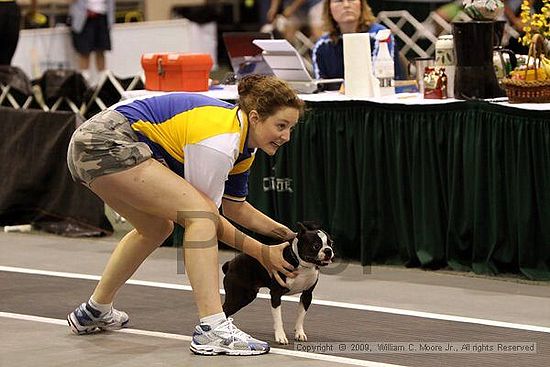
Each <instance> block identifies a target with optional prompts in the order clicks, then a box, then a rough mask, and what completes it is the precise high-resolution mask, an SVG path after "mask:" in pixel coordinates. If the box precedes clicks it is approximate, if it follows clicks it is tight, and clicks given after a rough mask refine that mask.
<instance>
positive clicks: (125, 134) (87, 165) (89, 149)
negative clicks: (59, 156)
mask: <svg viewBox="0 0 550 367" xmlns="http://www.w3.org/2000/svg"><path fill="white" fill-rule="evenodd" d="M152 155H153V153H152V152H151V149H149V147H148V146H147V144H145V143H142V142H139V141H138V137H137V136H136V134H135V132H134V131H133V130H132V128H131V127H130V122H129V121H128V119H126V117H124V116H123V115H121V114H120V113H118V112H116V111H113V110H105V111H102V112H100V113H98V114H97V115H95V116H94V117H92V118H91V119H89V120H88V121H86V122H85V123H83V124H82V125H80V127H78V128H77V129H76V131H75V132H74V133H73V136H72V138H71V142H70V143H69V150H68V152H67V164H68V166H69V171H70V172H71V175H72V176H73V179H74V180H75V181H77V182H81V183H83V184H85V185H87V186H89V184H90V183H91V182H92V181H93V179H95V178H96V177H99V176H103V175H106V174H109V173H115V172H120V171H124V170H126V169H128V168H131V167H134V166H136V165H138V164H140V163H141V162H143V161H145V160H147V159H149V158H151V157H152Z"/></svg>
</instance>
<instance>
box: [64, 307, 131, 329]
mask: <svg viewBox="0 0 550 367" xmlns="http://www.w3.org/2000/svg"><path fill="white" fill-rule="evenodd" d="M67 321H68V322H69V326H70V327H71V331H72V332H73V333H75V334H77V335H82V334H90V333H95V332H98V331H103V330H118V329H120V328H123V327H124V326H126V324H127V323H128V315H127V314H126V312H122V311H119V310H115V309H114V308H111V311H109V312H107V313H104V314H101V312H100V311H99V310H96V309H95V308H93V307H92V306H90V305H89V304H88V303H83V304H81V305H80V306H78V307H77V308H76V310H74V311H73V312H71V313H70V314H69V315H68V316H67Z"/></svg>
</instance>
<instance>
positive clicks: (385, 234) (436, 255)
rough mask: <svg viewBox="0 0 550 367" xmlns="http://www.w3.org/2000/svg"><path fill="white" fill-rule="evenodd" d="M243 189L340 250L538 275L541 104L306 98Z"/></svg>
mask: <svg viewBox="0 0 550 367" xmlns="http://www.w3.org/2000/svg"><path fill="white" fill-rule="evenodd" d="M308 108H309V110H308V111H307V112H306V114H305V115H304V117H303V119H302V122H301V123H300V124H299V125H298V126H297V128H296V130H295V132H294V133H293V134H292V140H291V142H290V143H289V144H287V145H286V146H284V147H283V148H282V149H281V150H280V151H279V152H278V153H277V155H276V156H275V157H268V156H266V155H265V154H264V153H263V152H258V154H257V158H256V161H255V163H254V166H253V169H252V172H251V177H250V181H249V189H250V196H249V201H250V202H251V203H252V204H253V205H255V206H256V207H257V208H259V209H261V210H262V211H264V212H265V213H267V214H268V215H270V216H272V217H273V218H275V219H277V220H279V221H281V222H283V223H285V224H288V225H290V226H291V227H293V228H296V225H295V223H296V221H301V220H317V221H319V222H320V223H321V224H322V225H323V227H324V228H325V229H326V230H327V231H329V232H330V233H331V234H332V236H333V237H334V240H335V246H336V247H337V250H338V252H339V254H340V256H342V257H344V258H348V259H356V260H359V261H361V263H362V264H363V265H368V264H371V263H394V264H395V263H400V264H405V265H406V266H411V267H416V266H422V267H426V268H441V267H445V266H450V267H451V268H453V269H457V270H473V271H474V272H476V273H480V274H497V273H503V272H506V273H510V272H511V273H521V274H523V275H525V276H526V277H527V278H530V279H538V280H541V279H550V112H548V111H530V110H520V109H516V108H510V107H502V106H498V105H494V104H489V103H484V102H474V101H468V102H461V103H458V102H457V103H449V104H444V105H431V106H422V105H415V106H404V105H391V104H377V103H370V102H326V103H312V104H309V105H308Z"/></svg>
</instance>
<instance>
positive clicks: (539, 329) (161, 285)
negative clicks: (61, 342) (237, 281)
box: [0, 266, 550, 333]
mask: <svg viewBox="0 0 550 367" xmlns="http://www.w3.org/2000/svg"><path fill="white" fill-rule="evenodd" d="M0 271H5V272H13V273H23V274H35V275H45V276H53V277H62V278H71V279H86V280H99V278H100V276H99V275H88V274H78V273H65V272H57V271H47V270H38V269H28V268H19V267H11V266H0ZM126 283H127V284H132V285H141V286H146V287H155V288H167V289H176V290H185V291H191V290H192V289H191V286H189V285H184V284H172V283H161V282H149V281H146V280H135V279H130V280H128V281H127V282H126ZM220 293H221V294H225V291H224V290H223V289H220ZM258 298H264V299H269V298H270V297H269V294H265V293H259V294H258ZM282 299H283V301H288V302H299V301H300V298H299V297H291V296H283V297H282ZM311 303H313V304H316V305H323V306H329V307H338V308H346V309H352V310H361V311H374V312H383V313H390V314H395V315H402V316H413V317H421V318H426V319H433V320H444V321H455V322H463V323H469V324H478V325H486V326H495V327H503V328H509V329H517V330H526V331H536V332H541V333H550V327H545V326H538V325H529V324H517V323H512V322H505V321H496V320H488V319H480V318H473V317H463V316H455V315H446V314H439V313H432V312H424V311H414V310H406V309H399V308H391V307H380V306H372V305H364V304H357V303H346V302H336V301H325V300H319V299H313V301H312V302H311Z"/></svg>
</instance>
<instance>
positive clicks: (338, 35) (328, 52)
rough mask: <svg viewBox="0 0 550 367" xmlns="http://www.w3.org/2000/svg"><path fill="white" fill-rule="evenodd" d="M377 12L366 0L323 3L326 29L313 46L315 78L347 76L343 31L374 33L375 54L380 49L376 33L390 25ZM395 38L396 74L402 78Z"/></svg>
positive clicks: (337, 86) (392, 48)
mask: <svg viewBox="0 0 550 367" xmlns="http://www.w3.org/2000/svg"><path fill="white" fill-rule="evenodd" d="M375 19H376V18H375V17H374V14H373V13H372V10H371V8H370V6H369V5H368V4H367V1H366V0H327V1H325V4H324V7H323V21H324V26H325V29H326V30H327V33H325V34H324V35H323V36H322V37H321V38H319V40H318V41H317V43H316V44H315V47H314V48H313V52H312V61H313V70H314V72H315V78H317V79H320V78H323V79H330V78H343V77H344V41H343V39H342V34H344V33H356V32H368V33H370V34H371V50H372V55H373V57H374V55H375V54H376V52H378V41H376V40H375V39H374V35H375V34H376V33H377V32H378V31H380V30H382V29H387V28H386V27H384V26H383V25H381V24H379V23H376V22H375ZM394 45H395V42H394V40H393V36H392V40H391V42H390V45H389V46H390V53H391V54H392V56H393V58H394V62H395V78H396V79H399V75H401V67H400V64H399V52H397V50H396V49H395V46H394ZM338 88H339V85H337V84H334V85H333V84H331V85H328V86H327V89H338Z"/></svg>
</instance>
